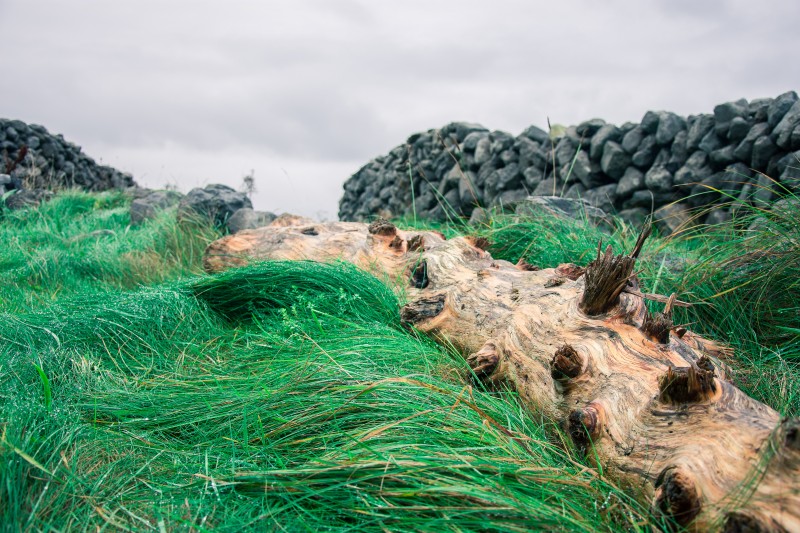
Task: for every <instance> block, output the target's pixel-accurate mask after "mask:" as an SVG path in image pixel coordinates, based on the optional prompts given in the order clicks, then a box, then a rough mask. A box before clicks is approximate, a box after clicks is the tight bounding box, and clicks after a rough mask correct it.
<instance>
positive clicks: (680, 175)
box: [673, 150, 714, 185]
mask: <svg viewBox="0 0 800 533" xmlns="http://www.w3.org/2000/svg"><path fill="white" fill-rule="evenodd" d="M713 173H714V171H713V170H712V169H711V167H710V166H709V164H708V155H707V154H706V153H705V152H703V151H702V150H698V151H696V152H694V153H693V154H692V155H690V156H689V158H688V159H687V160H686V164H684V165H683V166H682V167H681V168H679V169H678V171H677V172H675V176H674V180H673V183H674V184H675V185H688V184H694V183H698V182H700V181H702V180H704V179H705V178H707V177H708V176H710V175H711V174H713Z"/></svg>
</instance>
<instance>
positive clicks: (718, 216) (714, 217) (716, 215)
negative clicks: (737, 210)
mask: <svg viewBox="0 0 800 533" xmlns="http://www.w3.org/2000/svg"><path fill="white" fill-rule="evenodd" d="M730 219H731V212H730V211H729V210H727V209H725V208H722V207H717V208H715V209H712V210H711V211H710V212H709V213H708V214H707V215H706V219H705V220H704V221H703V223H704V224H707V225H709V226H717V225H719V224H724V223H726V222H728V221H730Z"/></svg>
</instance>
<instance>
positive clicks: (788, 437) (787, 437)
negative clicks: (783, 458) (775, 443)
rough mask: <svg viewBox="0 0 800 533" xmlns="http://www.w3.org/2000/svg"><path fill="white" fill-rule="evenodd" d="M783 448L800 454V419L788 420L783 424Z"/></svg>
mask: <svg viewBox="0 0 800 533" xmlns="http://www.w3.org/2000/svg"><path fill="white" fill-rule="evenodd" d="M781 429H782V430H783V446H784V447H785V448H786V449H787V450H793V451H796V452H800V418H797V417H795V418H786V419H784V420H783V422H781Z"/></svg>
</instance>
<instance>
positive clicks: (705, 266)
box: [0, 193, 800, 531]
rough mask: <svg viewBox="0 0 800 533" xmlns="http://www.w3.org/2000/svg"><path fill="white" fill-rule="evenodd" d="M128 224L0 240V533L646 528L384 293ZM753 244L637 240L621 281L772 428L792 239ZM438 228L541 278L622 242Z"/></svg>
mask: <svg viewBox="0 0 800 533" xmlns="http://www.w3.org/2000/svg"><path fill="white" fill-rule="evenodd" d="M127 205H128V200H127V199H126V198H125V197H124V196H122V195H120V194H112V193H104V194H101V195H87V194H83V193H68V194H64V195H60V196H59V197H58V198H56V199H55V200H54V201H52V202H50V203H48V204H45V205H44V206H43V207H42V208H40V209H33V210H27V211H21V212H13V213H5V218H4V220H2V221H0V237H2V238H3V239H4V242H11V243H12V245H11V246H7V247H6V248H5V249H4V250H3V251H2V252H0V265H2V268H0V276H2V280H1V281H2V282H3V283H2V287H3V288H2V289H0V291H1V292H0V298H2V300H0V306H2V307H1V308H0V314H1V316H2V318H1V319H2V323H3V324H4V327H3V328H2V330H0V420H2V422H0V529H2V530H9V531H16V530H43V531H54V530H88V529H92V530H94V529H105V530H116V529H123V530H130V529H132V530H140V531H148V530H162V531H163V530H166V531H170V530H191V531H241V530H256V529H258V530H263V529H276V530H287V531H304V530H312V531H314V530H320V529H324V530H351V529H362V530H368V531H371V530H375V531H378V530H424V531H430V530H433V529H441V530H445V531H450V530H452V531H473V530H474V531H485V530H496V531H525V530H530V529H547V530H554V531H619V530H630V531H637V530H643V531H644V530H650V528H651V527H653V526H654V527H656V528H657V529H659V528H661V527H663V526H664V524H661V523H660V522H659V521H658V520H659V519H658V518H656V517H653V516H651V515H650V514H649V511H648V510H647V509H644V508H643V507H642V506H641V505H640V504H638V503H637V502H636V501H635V500H634V499H632V498H631V496H630V495H629V494H626V493H624V492H622V491H621V490H619V489H618V488H617V487H615V486H614V484H613V482H612V481H611V480H608V479H605V478H603V477H602V476H600V475H599V474H598V473H596V472H595V471H593V470H592V469H589V468H587V467H586V466H585V465H584V464H582V462H581V459H579V458H578V457H576V456H575V455H574V454H573V453H572V452H571V451H570V448H569V446H567V445H565V443H564V439H563V437H562V435H561V434H560V432H559V431H558V429H557V428H555V427H553V426H552V425H551V424H549V423H548V421H546V420H541V419H540V418H538V417H537V416H536V414H535V413H529V412H527V411H526V410H524V409H522V407H521V406H520V404H519V402H518V401H517V399H516V397H515V396H514V395H513V394H511V393H493V392H489V391H486V390H483V389H481V387H480V386H478V385H475V384H474V383H473V381H472V380H471V379H470V377H469V371H468V368H467V367H466V365H465V364H464V362H463V360H462V359H461V358H460V356H458V355H457V354H454V353H452V352H450V351H448V350H447V349H446V348H443V347H441V346H438V345H436V344H434V343H433V342H431V341H430V340H428V339H426V338H421V337H419V336H417V335H415V334H414V333H413V332H409V331H407V330H404V329H402V328H400V327H399V316H398V307H399V302H398V301H397V298H396V296H395V294H394V293H393V292H392V290H391V288H388V287H386V286H384V285H383V284H381V283H380V282H378V281H377V280H375V279H374V278H372V277H370V276H368V275H366V274H363V273H360V272H359V271H357V270H355V269H354V268H352V267H350V266H348V265H344V264H333V265H320V264H314V263H306V262H293V263H283V262H272V263H265V264H261V265H254V266H252V267H247V268H244V269H238V270H234V271H230V272H227V273H224V274H221V275H217V276H207V275H203V274H202V273H201V271H200V257H201V254H202V250H203V247H204V246H205V243H207V242H208V241H209V240H211V239H213V238H215V237H216V236H217V235H218V233H217V232H216V231H215V230H211V229H203V227H202V226H196V227H186V226H181V225H179V224H177V223H176V221H175V214H174V212H166V213H164V214H162V215H161V217H159V218H158V219H156V220H154V221H151V222H148V223H146V224H145V225H143V226H141V227H139V228H129V227H128V221H127ZM756 215H760V214H757V213H754V214H753V216H756ZM787 220H789V219H787ZM767 223H768V225H767V226H764V225H763V224H762V227H773V230H769V232H760V231H761V230H759V231H754V232H742V230H741V229H739V228H741V227H745V228H746V227H747V225H746V224H745V221H739V223H738V224H736V225H731V226H728V227H726V228H718V230H717V231H719V232H721V233H719V234H717V236H714V235H711V234H708V235H704V236H692V237H690V238H685V239H672V240H654V241H653V242H652V243H651V244H649V245H648V246H647V247H646V249H645V253H644V257H643V261H642V269H643V272H642V278H643V282H644V284H645V286H646V287H647V288H648V289H649V290H652V291H654V292H661V293H669V292H671V291H672V290H676V291H677V292H679V293H681V294H682V295H683V296H684V299H695V300H698V301H699V300H702V301H703V302H706V303H704V304H703V305H697V306H695V307H693V308H692V309H691V310H689V312H688V313H687V314H686V315H683V316H681V317H680V320H682V321H686V322H693V324H692V328H693V329H699V330H701V331H704V332H706V333H708V334H710V335H712V336H715V337H717V338H721V339H724V340H727V341H729V342H731V343H732V344H733V345H734V347H735V348H736V358H737V359H736V369H737V379H740V380H741V383H740V385H743V386H744V387H745V388H748V390H749V392H751V393H752V394H754V395H755V396H757V397H759V399H762V400H763V401H766V402H767V403H770V404H771V405H773V407H775V408H777V409H779V410H782V411H783V412H786V413H792V412H797V390H798V387H797V384H798V370H797V368H798V360H800V356H798V351H797V349H796V346H797V331H796V330H797V329H798V328H800V326H798V323H797V313H796V311H797V310H796V308H793V307H792V305H794V304H793V302H795V301H797V299H796V296H797V286H796V282H793V279H794V280H796V279H797V278H796V276H794V271H793V269H794V268H796V267H795V266H794V265H796V261H794V262H791V260H792V259H793V256H792V250H795V249H796V248H792V245H791V243H792V242H796V241H792V240H791V239H789V240H788V241H787V240H786V239H784V238H783V236H782V237H781V238H780V239H778V238H771V239H770V238H769V236H770V235H773V236H774V235H775V231H774V226H769V224H773V225H778V224H784V222H781V220H779V219H775V220H772V221H770V220H768V221H767ZM445 229H446V231H448V232H452V233H458V232H463V231H469V232H473V233H474V232H478V233H480V234H482V235H484V236H486V237H487V238H489V239H490V241H492V243H493V244H492V252H493V254H495V255H496V256H498V257H503V258H507V259H510V260H516V259H518V258H519V257H521V256H524V257H526V258H527V260H528V261H529V262H531V263H533V264H538V265H540V266H542V267H546V266H553V265H555V264H558V263H560V262H565V261H573V262H576V263H582V264H585V263H586V262H587V261H588V260H589V259H590V258H591V256H592V254H593V253H594V251H595V250H596V246H597V239H598V238H600V237H603V239H604V240H605V241H609V240H610V241H611V242H613V243H614V244H615V247H618V249H623V248H624V249H630V247H631V246H632V241H633V240H634V238H635V235H634V232H633V231H628V230H625V229H623V230H622V231H620V232H618V233H616V234H615V235H613V236H610V237H609V236H608V235H604V234H601V233H600V232H599V231H598V230H596V229H594V228H591V227H587V226H584V225H583V224H582V223H580V221H578V222H575V221H563V220H557V219H551V218H541V219H526V220H517V219H514V218H511V217H496V218H494V219H492V221H491V222H489V223H488V224H486V225H484V226H481V227H480V228H470V229H468V230H465V229H464V228H462V227H450V228H445ZM791 231H795V232H796V231H798V230H797V229H796V228H792V227H789V228H785V234H786V235H792V234H791ZM109 232H110V233H109ZM725 232H728V233H725ZM757 235H760V236H761V237H757V238H756V236H757ZM782 235H783V234H782ZM545 236H547V237H545ZM792 238H793V237H792ZM752 239H756V240H752ZM758 239H761V240H758ZM787 242H789V243H790V244H786V243H787ZM768 245H772V246H773V247H772V248H769V247H768ZM751 249H752V251H753V252H754V253H752V254H750V255H747V253H745V254H744V255H743V251H745V250H751ZM748 253H749V252H748ZM742 257H745V260H742V259H741V258H742ZM795 257H796V256H795ZM747 258H750V259H747ZM765 258H767V259H769V260H765ZM793 276H794V278H793ZM751 279H754V280H757V281H756V282H753V283H744V281H747V280H751ZM793 291H794V292H793ZM775 292H780V293H781V296H780V298H778V299H775V298H771V297H770V295H771V294H773V293H775ZM792 313H794V314H792ZM776 380H783V382H782V383H783V384H784V386H783V388H780V387H776V386H775V383H776V382H778V381H776Z"/></svg>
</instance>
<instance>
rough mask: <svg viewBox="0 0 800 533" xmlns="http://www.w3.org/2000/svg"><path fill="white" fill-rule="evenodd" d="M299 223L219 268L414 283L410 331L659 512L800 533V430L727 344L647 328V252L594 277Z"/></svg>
mask: <svg viewBox="0 0 800 533" xmlns="http://www.w3.org/2000/svg"><path fill="white" fill-rule="evenodd" d="M298 222H299V223H298V224H297V225H289V224H286V221H284V222H282V223H281V224H280V225H276V226H268V227H265V228H260V229H256V230H247V231H243V232H240V233H237V234H235V235H231V236H228V237H225V238H223V239H220V240H218V241H216V242H214V243H212V244H211V245H210V246H209V247H208V249H207V251H206V255H205V258H204V265H205V268H206V269H207V270H208V271H210V272H215V271H220V270H222V269H225V268H229V267H234V266H238V265H243V264H246V263H248V262H250V261H253V260H264V259H289V260H296V259H312V260H317V261H332V260H337V259H341V260H345V261H349V262H352V263H355V264H356V265H358V266H359V267H361V268H363V269H364V270H366V271H368V272H372V273H374V274H376V275H378V276H388V277H389V278H390V279H392V280H395V281H398V280H399V281H400V282H401V283H402V284H404V285H405V288H404V291H405V293H406V295H407V297H408V298H409V301H410V303H409V304H408V305H407V306H406V307H405V308H404V309H403V310H402V316H403V319H404V320H406V321H407V322H409V323H413V325H414V326H416V327H417V328H418V329H420V330H422V331H425V332H428V333H429V334H431V335H433V336H434V337H437V338H446V339H448V340H449V342H451V343H452V344H453V345H454V346H456V347H457V348H458V349H459V350H460V351H461V353H462V354H463V355H464V357H465V358H466V359H467V361H468V362H469V364H470V365H471V366H472V368H473V369H474V370H475V372H476V375H478V376H479V377H481V378H483V379H487V380H489V381H492V382H499V381H504V382H507V383H510V384H511V385H512V386H513V387H514V388H515V389H516V390H517V391H518V393H519V395H520V397H521V398H522V399H523V401H524V402H525V403H526V405H527V406H528V408H529V409H530V410H531V411H533V412H536V413H542V414H544V415H546V416H547V417H550V418H551V419H553V420H556V421H558V422H560V423H561V424H563V426H564V428H565V429H566V431H568V432H569V434H570V435H571V436H572V438H573V440H574V442H575V445H576V446H577V447H578V449H581V450H583V451H584V452H585V453H587V456H588V457H589V458H590V460H596V461H599V463H600V464H599V465H597V466H602V471H603V473H604V475H609V476H613V477H614V478H615V479H617V480H619V481H620V482H621V483H624V484H627V485H629V486H630V487H631V488H632V489H633V490H634V491H635V492H636V493H639V494H644V495H645V496H646V497H648V498H650V501H651V504H652V505H653V506H654V507H655V508H656V509H658V510H659V511H660V512H663V513H665V514H668V515H670V516H672V517H674V518H675V519H676V520H677V521H678V522H679V523H680V524H683V525H688V526H689V528H690V529H692V530H696V531H707V530H717V529H724V530H726V531H776V532H777V531H800V435H799V433H800V429H798V428H800V423H798V420H797V419H792V420H784V421H781V419H780V416H779V415H778V413H777V412H775V411H774V410H773V409H771V408H769V407H767V406H766V405H764V404H761V403H759V402H757V401H755V400H753V399H752V398H749V397H748V396H747V395H745V394H744V393H743V392H742V391H740V390H739V389H737V388H736V387H735V386H734V385H733V384H731V383H730V382H729V381H727V380H726V372H725V366H724V364H723V363H722V362H721V361H720V360H719V358H720V357H722V356H724V355H726V349H725V347H722V346H719V345H718V344H716V343H714V342H711V341H709V340H707V339H703V338H701V337H699V336H697V335H695V334H693V333H691V332H687V331H686V330H685V329H683V328H681V329H677V330H676V329H674V328H673V329H670V326H671V322H669V323H666V322H664V320H668V319H669V313H668V312H667V313H664V314H663V316H661V317H660V318H659V317H656V318H658V319H659V320H660V322H659V323H658V324H657V325H656V326H652V325H651V326H649V327H650V331H643V328H642V325H643V324H644V323H645V322H648V321H649V323H651V324H652V322H653V321H654V320H655V319H654V318H653V317H648V316H647V311H646V307H645V305H644V299H643V298H642V296H643V295H644V294H643V293H641V292H639V288H638V286H637V283H636V281H635V278H632V277H631V272H632V269H633V261H635V255H637V254H638V250H640V249H641V243H637V250H636V253H635V254H631V255H630V256H614V255H613V253H611V252H607V253H605V254H599V257H598V259H597V260H596V261H595V262H593V263H591V264H590V265H588V267H587V269H588V271H589V273H588V274H585V273H583V272H582V270H581V269H579V268H577V267H575V265H563V266H562V267H560V268H558V269H542V270H536V269H535V268H534V267H531V265H527V264H525V263H524V262H521V263H520V264H518V265H514V264H511V263H509V262H507V261H502V260H496V259H493V258H492V257H491V255H490V254H489V253H487V252H486V251H484V250H483V248H484V247H485V246H486V243H485V242H483V241H479V240H476V239H473V238H469V237H464V238H455V239H452V240H445V239H444V238H443V236H442V235H441V234H437V233H435V232H418V231H400V230H397V229H396V228H394V226H392V225H391V224H388V223H385V222H377V223H373V224H371V225H370V226H367V225H366V224H361V223H348V222H329V223H311V222H309V221H307V220H299V221H298ZM602 265H606V266H608V267H609V268H611V270H612V275H611V276H610V277H608V276H606V277H607V278H608V279H607V280H606V281H608V283H607V285H608V287H610V288H611V292H610V293H608V294H603V295H601V297H599V300H598V301H601V302H604V303H600V304H598V301H594V300H592V295H591V294H589V295H588V296H587V294H588V293H587V291H586V284H587V281H586V280H587V278H589V279H590V282H591V283H593V284H594V285H593V289H592V290H594V291H595V292H594V293H593V294H595V295H596V294H597V291H598V289H597V287H598V286H599V285H598V283H599V284H600V285H602V283H603V281H602V276H603V273H602V272H600V271H598V270H594V271H592V269H593V268H595V269H596V268H598V266H602ZM581 274H583V275H581ZM606 274H607V273H606ZM575 278H577V279H575ZM626 279H631V282H630V283H627V284H626V283H625V282H624V280H626ZM598 280H600V281H599V282H598ZM601 292H602V291H601ZM648 296H649V295H648ZM595 297H596V296H595ZM672 300H673V302H674V301H675V300H674V298H672ZM667 311H669V310H667ZM659 328H660V329H659ZM664 328H666V330H665V329H664ZM644 329H648V327H645V328H644ZM659 341H664V342H659ZM756 526H757V527H758V528H760V529H752V528H754V527H756ZM748 527H750V528H751V529H747V528H748Z"/></svg>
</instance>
